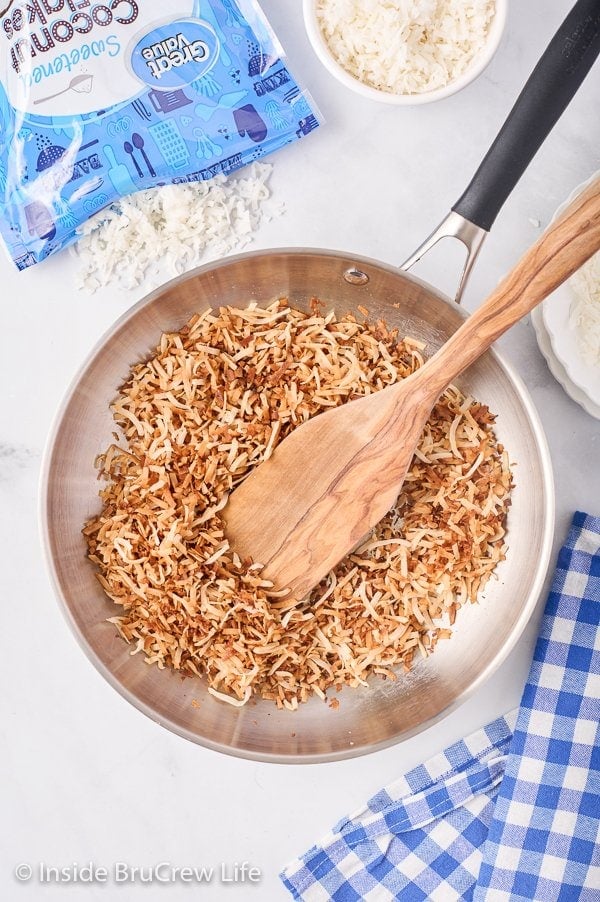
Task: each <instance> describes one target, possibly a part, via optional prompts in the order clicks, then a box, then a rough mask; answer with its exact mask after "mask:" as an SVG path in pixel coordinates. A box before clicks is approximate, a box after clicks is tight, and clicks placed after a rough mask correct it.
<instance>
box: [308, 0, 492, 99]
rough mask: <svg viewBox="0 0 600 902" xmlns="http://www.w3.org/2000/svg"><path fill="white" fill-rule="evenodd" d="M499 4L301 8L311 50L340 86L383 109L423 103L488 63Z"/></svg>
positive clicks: (383, 1) (437, 0) (346, 1)
mask: <svg viewBox="0 0 600 902" xmlns="http://www.w3.org/2000/svg"><path fill="white" fill-rule="evenodd" d="M506 12H507V0H304V21H305V25H306V30H307V33H308V37H309V39H310V42H311V44H312V46H313V49H314V51H315V53H316V54H317V56H318V57H319V59H320V60H321V62H322V63H323V65H324V66H325V67H326V68H327V69H328V70H329V72H330V73H331V74H332V75H334V76H335V78H337V79H338V80H339V81H340V82H341V83H342V84H344V85H345V86H346V87H348V88H350V89H351V90H353V91H355V92H356V93H358V94H361V95H362V96H363V97H367V98H370V99H372V100H378V101H381V102H383V103H390V104H397V105H414V104H422V103H431V102H432V101H435V100H442V99H443V98H444V97H449V96H450V95H451V94H455V93H456V92H457V91H460V90H461V89H462V88H464V87H466V86H467V85H468V84H470V83H471V82H472V81H473V80H474V79H476V78H477V77H478V76H479V75H480V74H481V73H482V72H483V70H484V69H485V68H486V66H487V65H488V63H489V62H490V61H491V59H492V57H493V56H494V54H495V52H496V50H497V49H498V46H499V44H500V40H501V38H502V34H503V31H504V26H505V22H506Z"/></svg>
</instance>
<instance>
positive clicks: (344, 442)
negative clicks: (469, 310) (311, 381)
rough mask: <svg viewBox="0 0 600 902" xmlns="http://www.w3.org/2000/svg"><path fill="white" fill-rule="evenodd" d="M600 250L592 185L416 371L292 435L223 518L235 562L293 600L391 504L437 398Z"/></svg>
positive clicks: (597, 190) (598, 200)
mask: <svg viewBox="0 0 600 902" xmlns="http://www.w3.org/2000/svg"><path fill="white" fill-rule="evenodd" d="M599 248H600V180H597V181H595V182H594V183H593V184H592V185H591V186H590V187H589V188H588V189H587V190H586V191H585V192H584V193H582V194H581V195H580V196H579V197H578V198H577V199H576V200H575V201H574V202H573V203H572V204H571V205H570V206H569V207H568V208H567V210H566V211H565V213H564V214H563V215H562V216H561V217H560V219H559V220H557V221H556V222H555V223H554V224H553V225H552V226H551V227H550V228H549V229H548V230H547V231H546V232H545V233H544V235H542V237H541V238H540V239H539V240H538V241H537V242H536V244H534V245H533V247H532V248H531V249H530V250H528V251H527V253H526V254H525V255H524V256H523V257H522V259H521V260H520V261H519V263H518V264H517V266H516V267H515V268H514V270H513V271H512V272H511V273H510V274H509V275H508V276H507V277H506V278H505V279H504V280H503V281H502V282H501V283H500V285H499V286H498V287H497V288H496V290H495V291H493V292H492V294H491V295H490V297H489V298H488V299H487V300H486V301H485V302H484V303H483V304H482V305H481V306H480V307H479V308H478V310H476V312H475V313H473V314H472V315H471V316H470V317H469V318H468V319H467V320H466V322H465V323H464V324H463V325H462V326H461V327H460V328H459V329H458V330H457V332H455V333H454V335H453V336H452V337H451V338H450V339H449V340H448V341H447V342H446V344H445V345H444V346H443V347H442V348H441V349H440V350H439V351H438V352H437V353H436V354H434V356H433V357H431V358H430V360H428V361H427V362H426V363H425V365H424V366H423V367H421V369H420V370H418V371H417V372H415V373H414V374H413V375H412V376H410V377H409V378H407V379H404V380H402V381H401V382H398V383H397V384H395V385H392V386H389V387H388V388H385V389H383V390H382V391H379V392H376V393H375V394H372V395H368V396H367V397H365V398H361V399H360V400H357V401H351V402H349V403H347V404H344V405H342V406H341V407H337V408H334V409H332V410H330V411H327V412H326V413H322V414H319V415H318V416H316V417H314V418H313V419H311V420H309V421H308V422H307V423H304V424H303V425H302V426H300V427H299V428H298V429H296V430H294V432H292V433H291V435H289V436H288V437H287V438H286V439H285V440H284V441H283V442H282V443H281V445H279V447H278V448H276V450H275V452H274V453H273V456H272V457H271V458H270V459H269V460H268V461H266V462H265V463H263V464H261V465H260V466H259V467H257V469H256V470H254V471H253V472H252V473H251V474H250V476H248V478H247V479H246V480H245V481H244V482H243V483H242V484H241V485H240V486H239V487H238V488H237V489H236V491H234V492H233V494H232V496H231V498H230V499H229V502H228V504H227V506H226V507H225V509H224V510H223V515H224V519H225V532H226V535H227V537H228V539H229V541H230V544H231V546H232V548H233V549H234V550H235V551H237V553H238V554H239V555H240V557H242V558H245V557H251V558H252V559H253V560H254V561H255V562H260V563H262V564H264V571H263V573H264V576H265V577H266V578H268V579H271V580H272V581H273V583H274V584H275V586H276V587H278V588H284V587H289V588H290V591H291V593H292V594H293V596H294V597H296V598H298V599H301V598H304V597H305V596H306V594H307V593H308V592H309V591H310V589H312V588H313V587H314V586H315V585H316V584H317V583H318V582H319V581H320V580H321V579H322V578H323V577H324V576H325V575H326V574H327V573H328V571H329V570H330V569H331V568H332V567H334V566H335V565H336V564H337V563H338V562H339V561H340V560H341V559H342V558H343V557H344V555H346V554H347V553H348V552H349V551H351V550H352V549H353V548H354V547H355V546H356V545H357V544H358V543H359V542H360V541H361V539H362V538H363V537H364V536H365V535H366V534H367V533H368V532H369V530H370V529H372V527H373V526H375V524H376V523H377V522H378V521H379V520H380V519H381V518H382V517H383V516H384V515H385V514H386V513H387V511H388V510H389V509H390V508H391V507H392V506H393V505H394V503H395V501H396V498H397V497H398V493H399V491H400V488H401V487H402V483H403V481H404V478H405V475H406V472H407V470H408V468H409V466H410V463H411V459H412V457H413V453H414V451H415V448H416V446H417V443H418V441H419V437H420V435H421V432H422V430H423V427H424V426H425V423H426V422H427V419H428V417H429V415H430V413H431V410H432V408H433V406H434V404H435V402H436V401H437V399H438V397H439V396H440V394H441V393H442V392H443V391H444V390H445V389H446V388H447V386H448V385H449V384H450V383H451V382H452V381H453V380H454V379H455V378H456V377H457V376H458V375H459V374H460V373H462V372H463V370H465V369H466V368H467V367H468V366H469V365H470V364H472V363H473V362H474V361H475V360H477V358H478V357H479V356H480V355H481V354H483V352H484V351H485V350H486V349H487V348H488V347H489V346H490V345H491V344H492V342H493V341H495V340H496V339H497V338H498V337H499V336H500V335H502V334H503V333H504V332H505V331H506V330H507V329H509V328H510V326H512V325H513V324H514V323H516V322H517V321H518V320H519V319H521V317H523V316H525V315H526V314H527V313H529V312H530V311H531V310H532V309H533V308H534V307H535V306H536V305H537V304H539V303H540V302H541V301H542V300H543V299H544V298H545V297H547V296H548V295H549V294H550V293H551V292H552V291H554V289H555V288H557V287H558V285H560V284H561V282H563V281H564V280H565V279H566V278H568V277H569V276H570V275H571V274H572V273H573V272H574V271H575V270H576V269H578V268H579V267H580V266H581V265H582V264H583V263H585V261H586V260H587V259H588V258H589V257H590V256H591V255H592V254H593V253H594V252H595V251H597V250H598V249H599Z"/></svg>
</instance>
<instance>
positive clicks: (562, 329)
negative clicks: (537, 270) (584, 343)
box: [534, 172, 600, 417]
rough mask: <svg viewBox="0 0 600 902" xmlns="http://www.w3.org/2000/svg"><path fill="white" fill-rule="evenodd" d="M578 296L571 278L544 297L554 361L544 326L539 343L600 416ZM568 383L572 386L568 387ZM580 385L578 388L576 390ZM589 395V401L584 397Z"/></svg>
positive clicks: (598, 380)
mask: <svg viewBox="0 0 600 902" xmlns="http://www.w3.org/2000/svg"><path fill="white" fill-rule="evenodd" d="M599 175H600V172H596V173H595V174H594V175H593V176H592V177H591V178H590V179H588V181H587V182H585V183H584V184H583V185H579V187H577V188H576V189H575V190H574V191H573V192H572V194H571V195H570V197H569V198H568V199H567V200H566V201H565V202H564V203H563V204H561V205H560V207H559V208H558V209H557V211H556V213H555V214H554V216H553V217H552V222H554V220H555V219H557V218H558V216H560V214H561V213H562V212H563V210H564V209H565V208H566V207H567V205H568V204H569V203H570V202H571V201H572V200H574V198H575V197H576V196H577V195H578V194H580V193H581V191H583V190H584V188H586V187H587V186H588V185H589V184H591V182H592V181H593V180H594V179H595V178H597V177H598V176H599ZM574 300H575V293H574V291H573V289H572V287H571V285H570V283H569V282H568V281H567V282H565V283H564V284H563V285H561V286H560V288H558V289H557V290H556V291H555V292H553V294H551V295H550V297H549V298H548V299H547V300H546V301H544V303H543V304H542V307H541V322H542V324H543V328H544V335H543V337H542V342H544V343H547V344H549V346H550V351H551V356H552V358H553V363H554V366H553V365H552V363H551V362H550V359H549V358H548V354H546V353H544V350H543V348H542V345H541V344H540V330H539V328H538V327H536V334H537V336H538V344H539V345H540V350H542V353H544V356H545V357H546V360H548V364H549V366H550V369H551V371H552V373H553V374H554V376H555V377H556V378H557V379H558V381H559V382H560V383H561V385H562V386H563V388H565V390H566V391H567V393H568V394H569V395H570V396H571V397H572V398H573V399H574V400H575V401H577V403H578V404H581V406H582V407H584V408H585V409H586V410H587V411H588V413H591V412H592V411H596V412H595V413H592V416H596V417H598V416H599V413H598V411H599V410H600V367H598V366H592V365H591V364H589V363H587V362H586V361H585V360H584V359H583V358H582V356H581V351H580V348H579V344H578V341H577V334H576V331H575V328H574V327H573V325H572V324H571V322H570V320H569V316H570V311H571V305H572V304H573V302H574ZM539 320H540V315H538V316H536V317H535V320H534V325H535V323H536V322H537V323H538V324H539ZM556 364H559V365H560V370H559V372H560V376H559V375H557V370H558V369H559V368H558V367H557V366H556ZM567 385H568V386H569V388H567ZM575 389H576V391H575ZM582 398H585V399H587V401H588V402H589V403H588V404H586V403H584V402H583V401H582Z"/></svg>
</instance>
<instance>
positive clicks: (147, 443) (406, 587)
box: [84, 298, 512, 710]
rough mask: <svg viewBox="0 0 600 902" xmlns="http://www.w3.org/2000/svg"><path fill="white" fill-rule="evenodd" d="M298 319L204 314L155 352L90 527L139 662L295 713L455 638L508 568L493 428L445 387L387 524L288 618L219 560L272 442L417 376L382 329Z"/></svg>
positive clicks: (132, 387) (262, 584)
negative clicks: (237, 497)
mask: <svg viewBox="0 0 600 902" xmlns="http://www.w3.org/2000/svg"><path fill="white" fill-rule="evenodd" d="M311 306H312V313H303V312H300V311H298V310H295V309H292V308H291V307H290V306H289V304H288V302H287V300H286V299H285V298H282V299H280V300H278V301H275V302H273V303H271V304H270V305H269V306H268V307H267V308H261V307H259V306H257V305H256V304H255V303H252V304H250V305H249V306H248V307H246V308H244V309H236V308H231V307H226V308H222V309H220V310H219V311H210V310H209V311H207V312H205V313H202V314H199V315H196V316H194V317H193V318H192V319H191V320H190V321H189V323H188V324H187V325H185V326H184V328H183V329H181V331H179V332H174V333H165V334H164V335H163V336H162V337H161V339H160V343H159V345H158V347H157V349H156V351H155V352H154V354H153V355H152V356H151V357H149V358H148V359H147V360H146V361H145V362H143V363H139V364H136V365H134V366H133V367H132V369H131V372H130V375H129V378H128V379H127V381H126V383H125V384H124V385H123V387H122V388H121V390H120V392H119V395H118V397H117V398H116V399H115V401H114V403H113V405H112V412H113V416H114V418H115V421H116V423H117V425H118V427H119V430H120V438H119V440H118V441H116V442H115V443H114V444H112V445H111V446H110V447H109V448H107V450H106V451H105V452H104V453H103V454H102V455H101V456H100V457H99V458H98V460H97V466H98V469H99V473H100V475H101V476H102V477H103V478H104V480H105V484H104V485H103V487H102V489H101V492H100V497H101V500H102V510H101V511H100V513H99V514H98V515H97V516H96V517H94V518H93V519H92V520H90V521H89V522H88V523H87V524H86V525H85V528H84V534H85V537H86V539H87V543H88V549H89V557H90V560H91V561H92V562H93V564H95V566H96V567H97V575H98V579H99V580H100V583H101V584H102V586H103V588H104V591H105V592H106V594H107V596H108V597H109V598H110V599H111V600H112V601H113V602H114V604H115V605H116V608H117V612H116V613H115V616H113V617H111V618H110V620H111V622H113V623H114V624H115V626H116V628H117V629H118V631H119V632H120V634H121V636H122V637H123V638H124V639H125V640H126V641H127V642H128V643H130V644H131V645H132V650H133V653H137V652H139V653H141V654H142V655H144V657H145V659H146V661H147V662H148V663H149V664H157V665H158V666H159V667H161V668H163V667H169V668H173V669H175V670H176V671H179V672H181V673H183V674H186V673H187V674H190V675H204V676H205V677H206V679H207V682H208V686H209V690H208V691H209V692H210V693H211V694H213V695H215V696H216V697H217V698H220V699H222V700H223V701H227V702H230V703H232V704H235V705H242V704H245V703H246V702H247V701H248V700H249V699H250V698H251V697H252V696H253V695H255V696H258V697H262V698H264V699H270V700H272V701H273V702H275V703H276V704H277V705H278V706H279V707H285V708H288V709H292V710H293V709H295V708H297V706H298V704H299V703H300V702H304V701H306V700H308V699H309V698H310V697H311V696H313V695H316V696H318V697H320V698H323V699H325V698H326V697H327V692H328V691H330V690H332V689H335V690H339V689H340V688H342V687H343V686H345V685H347V686H351V687H357V686H364V685H367V680H368V679H369V677H371V676H373V675H379V676H383V677H387V678H391V679H395V678H396V676H397V670H398V668H400V669H404V670H409V669H410V668H411V666H413V664H414V663H415V661H416V659H417V658H418V657H419V656H426V655H429V654H430V653H432V652H433V651H434V649H435V646H436V644H437V642H438V641H439V640H440V639H443V638H446V639H447V638H450V637H451V633H452V624H453V623H454V620H455V618H456V615H457V612H458V610H459V609H460V607H461V606H462V605H464V604H467V603H469V602H474V601H476V599H477V597H478V594H479V593H480V591H481V590H482V588H483V586H484V585H485V583H486V581H487V580H488V579H489V577H490V575H491V574H492V573H493V571H494V568H495V567H496V565H497V564H498V562H499V561H501V560H503V558H504V556H505V550H506V549H505V521H506V515H507V510H508V506H509V504H510V492H511V487H512V478H511V473H510V468H509V461H508V456H507V453H506V451H505V449H504V448H503V447H502V445H501V444H500V443H499V442H498V441H497V439H496V437H495V434H494V427H493V424H494V415H493V414H492V413H491V412H490V411H489V409H488V408H487V407H486V406H485V405H482V404H480V403H478V402H477V401H475V400H474V399H473V398H468V397H465V396H464V395H463V394H462V393H461V392H460V391H459V390H458V389H457V388H456V387H450V388H449V389H448V390H447V391H446V392H444V394H443V396H442V397H441V398H440V400H439V401H438V403H437V404H436V406H435V408H434V410H433V412H432V415H431V418H430V420H429V422H428V424H427V426H426V428H425V430H424V432H423V435H422V437H421V440H420V443H419V447H418V449H417V451H416V454H415V456H414V459H413V462H412V465H411V468H410V471H409V473H408V475H407V478H406V482H405V483H404V486H403V488H402V492H401V494H400V497H399V499H398V502H397V504H396V505H395V507H394V508H393V509H392V510H391V511H390V512H389V513H388V514H387V515H386V517H384V519H383V520H382V521H381V522H380V523H379V524H378V525H377V526H376V528H375V529H374V530H373V531H372V533H371V534H370V535H369V537H368V538H367V539H366V540H365V541H364V543H363V544H362V545H361V547H360V548H358V549H356V550H355V551H354V552H353V553H352V554H350V555H348V556H347V557H346V558H345V559H344V560H343V561H341V562H340V564H339V565H338V566H337V567H336V568H335V569H334V570H333V571H331V572H330V573H329V574H328V576H327V577H326V578H325V579H324V580H323V581H322V582H321V584H320V585H319V586H318V587H317V588H316V589H315V590H314V591H313V592H312V593H311V595H310V596H309V597H308V598H306V599H303V600H302V601H300V602H296V601H293V600H289V599H286V598H285V597H284V595H285V594H286V593H285V590H284V591H283V592H282V591H280V592H276V591H274V590H273V588H272V585H271V584H270V583H269V582H268V581H266V580H264V579H262V578H261V572H260V571H261V565H260V562H252V561H251V560H241V559H240V558H239V556H238V555H237V554H236V552H235V549H232V548H230V547H229V545H228V543H227V540H226V539H225V536H224V532H223V523H222V519H221V516H220V511H221V510H222V509H223V508H224V506H225V504H226V503H227V498H228V494H229V492H231V491H232V490H233V489H234V488H235V486H236V485H237V484H238V483H239V482H241V481H242V480H243V479H244V478H245V477H246V476H247V475H248V474H249V472H250V471H251V470H252V468H253V467H255V466H257V465H258V464H260V463H261V462H262V461H263V460H265V459H267V458H268V457H269V456H270V455H271V454H272V452H273V450H274V448H275V447H276V445H277V443H278V442H279V441H281V440H282V439H283V438H285V436H286V435H287V434H288V433H289V432H290V431H291V430H293V429H294V428H295V427H296V426H297V425H299V424H300V423H302V422H304V421H305V420H306V419H308V418H309V417H312V416H314V415H316V414H318V413H320V412H321V411H323V410H325V409H327V408H329V407H332V406H337V405H340V404H343V403H345V402H347V401H351V400H353V399H355V398H358V397H361V396H363V395H366V394H369V393H371V392H374V391H378V390H380V389H382V388H384V387H385V386H387V385H391V384H393V383H394V382H396V381H398V380H399V379H402V378H405V377H406V376H408V375H410V373H411V372H413V371H414V370H415V369H416V368H418V367H419V366H420V365H421V364H422V362H423V354H422V352H423V350H424V346H423V345H422V344H421V343H420V342H416V341H414V340H411V338H410V337H400V336H398V334H397V332H396V331H390V330H389V329H388V328H387V326H386V325H385V324H384V323H383V322H378V323H376V324H368V323H362V322H357V321H356V319H355V318H354V317H353V316H351V315H346V316H341V317H339V318H337V317H336V316H335V315H334V313H332V312H330V313H328V314H324V313H322V312H321V309H322V305H321V304H320V303H319V302H318V301H317V300H316V299H314V300H313V303H312V305H311ZM330 704H331V706H332V707H336V706H337V704H338V702H337V699H333V700H332V701H331V702H330Z"/></svg>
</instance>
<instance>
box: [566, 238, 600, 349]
mask: <svg viewBox="0 0 600 902" xmlns="http://www.w3.org/2000/svg"><path fill="white" fill-rule="evenodd" d="M569 284H570V285H571V287H572V288H573V291H574V293H575V301H574V302H573V304H572V305H571V311H570V322H571V325H572V326H573V328H574V329H575V333H576V337H577V344H578V346H579V350H580V352H581V356H582V357H583V359H584V360H585V362H586V363H589V364H590V366H600V253H597V254H594V256H593V257H591V259H589V260H588V261H587V263H585V264H584V265H583V266H582V267H581V269H579V270H578V271H577V272H576V273H575V274H574V275H573V276H571V279H570V280H569Z"/></svg>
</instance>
